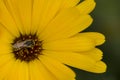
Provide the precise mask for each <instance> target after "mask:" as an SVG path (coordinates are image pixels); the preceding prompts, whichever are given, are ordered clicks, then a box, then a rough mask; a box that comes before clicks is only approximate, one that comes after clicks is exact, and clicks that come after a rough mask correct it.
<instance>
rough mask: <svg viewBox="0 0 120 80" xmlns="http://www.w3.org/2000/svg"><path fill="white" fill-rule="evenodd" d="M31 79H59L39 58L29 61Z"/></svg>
mask: <svg viewBox="0 0 120 80" xmlns="http://www.w3.org/2000/svg"><path fill="white" fill-rule="evenodd" d="M29 71H30V80H57V79H56V77H54V75H52V74H51V72H50V71H49V70H48V69H46V67H45V66H44V65H43V64H42V63H41V61H39V60H35V61H33V62H30V63H29Z"/></svg>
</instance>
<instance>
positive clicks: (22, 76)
mask: <svg viewBox="0 0 120 80" xmlns="http://www.w3.org/2000/svg"><path fill="white" fill-rule="evenodd" d="M17 71H18V79H17V80H30V79H29V70H28V63H26V62H20V63H19V64H18V65H17Z"/></svg>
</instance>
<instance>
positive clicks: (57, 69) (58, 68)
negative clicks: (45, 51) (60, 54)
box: [39, 56, 75, 80]
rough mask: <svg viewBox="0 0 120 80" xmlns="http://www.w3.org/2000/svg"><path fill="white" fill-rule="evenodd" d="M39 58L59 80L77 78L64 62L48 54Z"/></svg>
mask: <svg viewBox="0 0 120 80" xmlns="http://www.w3.org/2000/svg"><path fill="white" fill-rule="evenodd" d="M39 59H40V61H41V62H42V63H43V64H44V65H45V67H46V68H47V69H48V70H49V71H50V72H51V73H52V74H53V75H54V76H55V77H56V78H57V80H73V79H74V78H75V73H74V72H73V71H72V70H71V69H69V68H68V67H66V66H64V64H61V63H60V62H58V61H56V60H54V59H51V58H49V57H47V56H40V58H39Z"/></svg>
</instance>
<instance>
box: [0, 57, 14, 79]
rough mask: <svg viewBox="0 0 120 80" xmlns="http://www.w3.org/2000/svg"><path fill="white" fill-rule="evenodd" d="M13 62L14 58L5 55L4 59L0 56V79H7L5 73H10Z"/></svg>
mask: <svg viewBox="0 0 120 80" xmlns="http://www.w3.org/2000/svg"><path fill="white" fill-rule="evenodd" d="M5 59H6V60H7V62H6V64H2V65H1V63H2V62H3V61H4V60H5ZM14 62H15V60H14V59H9V60H8V59H7V58H6V57H5V58H4V59H1V58H0V80H9V79H6V78H8V77H7V75H8V74H9V75H10V74H11V69H13V65H14Z"/></svg>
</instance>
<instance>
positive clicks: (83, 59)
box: [43, 51, 106, 73]
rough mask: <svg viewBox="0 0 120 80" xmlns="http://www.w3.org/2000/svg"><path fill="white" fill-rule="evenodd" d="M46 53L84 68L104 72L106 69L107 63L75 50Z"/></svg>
mask: <svg viewBox="0 0 120 80" xmlns="http://www.w3.org/2000/svg"><path fill="white" fill-rule="evenodd" d="M43 54H44V55H47V56H48V57H52V58H54V59H57V60H58V61H60V62H62V63H64V64H67V65H69V66H73V67H76V68H79V69H82V70H86V71H90V72H95V73H102V72H105V71H106V65H105V64H104V63H103V62H101V61H96V60H94V59H92V58H90V57H89V56H85V55H82V54H77V53H75V52H63V51H62V52H60V51H44V52H43Z"/></svg>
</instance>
